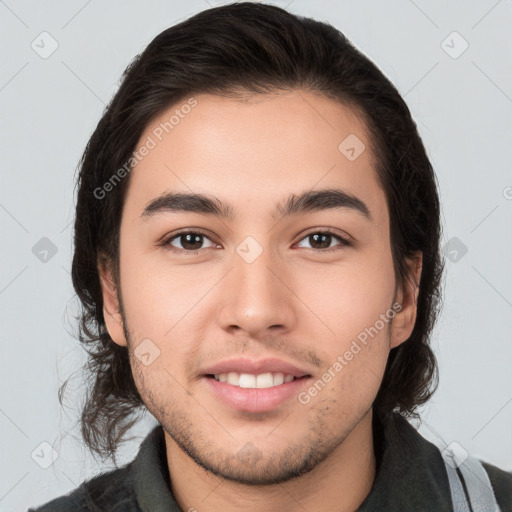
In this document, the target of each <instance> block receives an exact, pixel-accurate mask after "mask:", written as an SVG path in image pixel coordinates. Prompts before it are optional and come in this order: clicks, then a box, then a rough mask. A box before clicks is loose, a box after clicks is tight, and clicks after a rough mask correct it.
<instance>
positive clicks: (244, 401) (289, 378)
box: [202, 372, 311, 413]
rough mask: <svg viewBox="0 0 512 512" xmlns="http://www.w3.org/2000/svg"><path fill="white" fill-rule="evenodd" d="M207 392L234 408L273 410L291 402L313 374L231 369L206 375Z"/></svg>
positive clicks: (258, 411)
mask: <svg viewBox="0 0 512 512" xmlns="http://www.w3.org/2000/svg"><path fill="white" fill-rule="evenodd" d="M203 377H204V378H203V379H202V380H203V382H204V383H205V384H206V385H207V391H208V392H209V393H211V394H212V395H213V398H214V399H217V400H219V401H220V402H221V403H222V404H223V405H224V406H226V405H227V406H228V408H229V409H230V410H233V409H234V410H238V411H244V412H252V413H262V412H270V411H275V410H277V409H279V407H282V406H284V405H286V404H289V403H290V402H291V400H292V399H293V398H296V397H297V396H298V394H299V393H300V391H301V390H303V389H304V388H305V387H306V386H308V385H309V381H310V380H311V375H309V374H308V375H303V376H300V377H296V376H294V375H290V374H283V373H272V372H267V373H262V374H257V375H255V374H248V373H237V372H228V373H221V374H206V375H204V376H203Z"/></svg>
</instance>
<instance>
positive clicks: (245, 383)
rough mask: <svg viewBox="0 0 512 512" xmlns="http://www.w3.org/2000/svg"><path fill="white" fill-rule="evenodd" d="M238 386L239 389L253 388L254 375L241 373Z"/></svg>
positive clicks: (254, 384) (254, 383) (254, 382)
mask: <svg viewBox="0 0 512 512" xmlns="http://www.w3.org/2000/svg"><path fill="white" fill-rule="evenodd" d="M238 385H239V386H240V387H241V388H255V387H256V375H251V374H250V373H241V374H240V379H239V381H238Z"/></svg>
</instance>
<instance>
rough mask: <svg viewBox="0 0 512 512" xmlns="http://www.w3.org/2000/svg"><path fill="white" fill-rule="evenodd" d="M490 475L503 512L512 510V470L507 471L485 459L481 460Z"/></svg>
mask: <svg viewBox="0 0 512 512" xmlns="http://www.w3.org/2000/svg"><path fill="white" fill-rule="evenodd" d="M480 462H481V464H482V466H483V467H484V469H485V471H486V472H487V474H488V475H489V480H490V481H491V485H492V488H493V490H494V495H495V496H496V501H497V502H498V505H499V506H500V508H501V510H502V511H503V512H510V511H512V471H505V470H503V469H500V468H498V467H496V466H494V465H492V464H489V463H488V462H485V461H483V460H482V461H480Z"/></svg>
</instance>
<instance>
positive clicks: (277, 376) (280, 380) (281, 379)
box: [274, 373, 284, 386]
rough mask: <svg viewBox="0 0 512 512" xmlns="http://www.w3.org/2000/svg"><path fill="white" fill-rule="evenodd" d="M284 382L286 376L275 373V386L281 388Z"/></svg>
mask: <svg viewBox="0 0 512 512" xmlns="http://www.w3.org/2000/svg"><path fill="white" fill-rule="evenodd" d="M283 382H284V375H283V374H282V373H274V386H280V385H281V384H282V383H283Z"/></svg>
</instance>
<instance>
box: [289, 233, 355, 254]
mask: <svg viewBox="0 0 512 512" xmlns="http://www.w3.org/2000/svg"><path fill="white" fill-rule="evenodd" d="M302 240H308V241H309V243H310V244H312V245H313V247H312V248H313V249H318V250H317V251H316V252H331V251H336V250H338V249H337V248H336V247H338V248H339V246H341V247H348V246H350V245H352V244H351V242H349V241H348V240H347V239H346V238H343V237H341V236H340V235H336V234H335V233H333V232H332V231H329V230H327V231H313V232H311V233H309V234H308V235H306V236H305V237H304V238H302ZM302 240H301V242H302ZM334 240H338V241H339V242H340V243H339V244H338V245H337V246H335V248H334V249H331V248H330V247H331V242H333V241H334ZM299 243H300V242H299ZM318 245H319V246H320V247H315V246H318Z"/></svg>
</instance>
